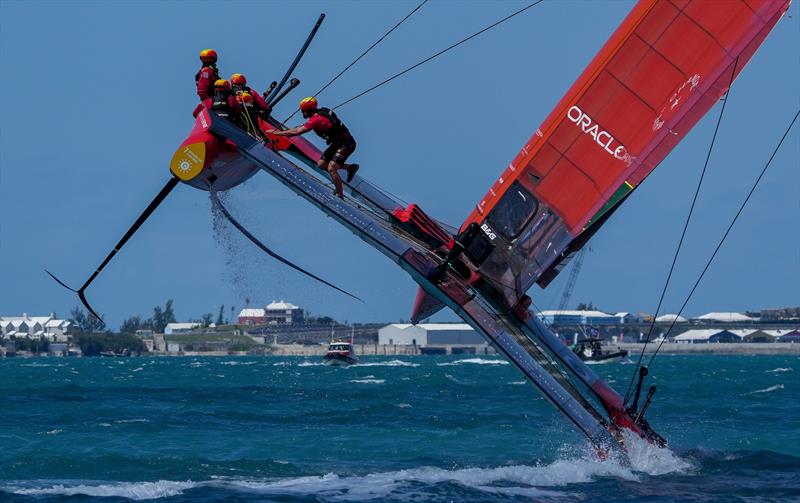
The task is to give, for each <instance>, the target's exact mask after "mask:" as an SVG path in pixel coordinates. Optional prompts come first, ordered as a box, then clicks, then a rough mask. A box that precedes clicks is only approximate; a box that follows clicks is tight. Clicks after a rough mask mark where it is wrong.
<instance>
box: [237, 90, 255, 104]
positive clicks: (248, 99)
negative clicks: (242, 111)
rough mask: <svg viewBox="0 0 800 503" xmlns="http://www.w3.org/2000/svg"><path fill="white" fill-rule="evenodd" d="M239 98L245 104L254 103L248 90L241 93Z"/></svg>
mask: <svg viewBox="0 0 800 503" xmlns="http://www.w3.org/2000/svg"><path fill="white" fill-rule="evenodd" d="M239 100H240V101H241V102H242V103H244V104H245V105H252V104H253V97H252V96H251V95H250V93H248V92H243V93H242V94H240V95H239Z"/></svg>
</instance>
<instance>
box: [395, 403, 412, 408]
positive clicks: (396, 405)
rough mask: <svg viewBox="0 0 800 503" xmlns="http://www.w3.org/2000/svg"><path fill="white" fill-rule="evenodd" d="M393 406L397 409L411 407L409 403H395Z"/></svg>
mask: <svg viewBox="0 0 800 503" xmlns="http://www.w3.org/2000/svg"><path fill="white" fill-rule="evenodd" d="M394 406H395V407H397V408H398V409H410V408H411V407H412V406H411V404H410V403H396V404H395V405H394Z"/></svg>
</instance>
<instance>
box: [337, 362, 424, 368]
mask: <svg viewBox="0 0 800 503" xmlns="http://www.w3.org/2000/svg"><path fill="white" fill-rule="evenodd" d="M351 367H419V363H411V362H404V361H403V360H390V361H388V362H369V363H357V364H356V365H351Z"/></svg>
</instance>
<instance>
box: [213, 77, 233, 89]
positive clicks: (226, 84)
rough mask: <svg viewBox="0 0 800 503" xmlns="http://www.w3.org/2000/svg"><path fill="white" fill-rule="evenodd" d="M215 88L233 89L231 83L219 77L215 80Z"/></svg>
mask: <svg viewBox="0 0 800 503" xmlns="http://www.w3.org/2000/svg"><path fill="white" fill-rule="evenodd" d="M214 89H227V90H228V91H230V90H231V83H230V82H228V81H227V80H225V79H219V80H217V81H216V82H214Z"/></svg>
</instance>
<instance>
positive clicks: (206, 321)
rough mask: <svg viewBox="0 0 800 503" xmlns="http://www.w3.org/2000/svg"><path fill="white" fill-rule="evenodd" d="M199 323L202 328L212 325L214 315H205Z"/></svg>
mask: <svg viewBox="0 0 800 503" xmlns="http://www.w3.org/2000/svg"><path fill="white" fill-rule="evenodd" d="M200 323H201V324H202V325H203V328H205V327H208V326H209V325H211V324H212V323H214V315H213V314H211V313H206V314H204V315H203V317H202V318H201V319H200Z"/></svg>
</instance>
